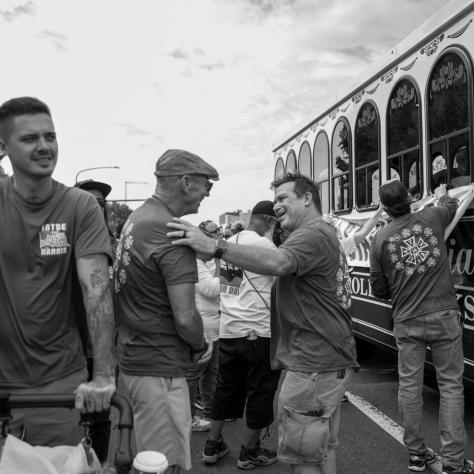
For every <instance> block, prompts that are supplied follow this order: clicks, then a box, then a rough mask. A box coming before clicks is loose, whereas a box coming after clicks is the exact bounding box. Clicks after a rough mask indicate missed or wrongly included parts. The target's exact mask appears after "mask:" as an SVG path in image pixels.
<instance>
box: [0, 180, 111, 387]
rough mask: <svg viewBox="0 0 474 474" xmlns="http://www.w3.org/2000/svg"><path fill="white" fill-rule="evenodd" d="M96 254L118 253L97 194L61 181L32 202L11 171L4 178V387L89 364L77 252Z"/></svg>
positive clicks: (0, 368) (0, 217)
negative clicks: (78, 305)
mask: <svg viewBox="0 0 474 474" xmlns="http://www.w3.org/2000/svg"><path fill="white" fill-rule="evenodd" d="M95 254H106V255H108V256H109V257H111V252H110V243H109V239H108V234H107V229H106V226H105V222H104V217H103V215H102V213H101V210H100V208H99V206H98V205H97V202H96V200H95V199H94V198H93V196H92V195H90V194H89V193H88V192H86V191H82V190H80V189H77V188H68V187H66V186H64V185H63V184H61V183H58V182H56V181H53V193H52V194H51V196H50V197H49V198H48V199H46V200H45V201H43V202H41V203H29V202H27V201H25V200H24V199H22V198H21V196H19V195H18V194H17V193H16V192H15V190H14V188H13V182H12V179H11V178H9V179H1V180H0V313H1V318H0V361H1V362H0V389H1V388H10V387H11V388H23V387H31V386H38V385H42V384H46V383H49V382H52V381H54V380H57V379H59V378H61V377H65V376H66V375H69V374H71V373H73V372H75V371H77V370H80V369H81V368H83V367H84V366H85V362H84V355H83V351H82V348H81V341H80V338H79V334H78V329H77V325H76V314H75V307H74V301H77V298H76V295H75V292H76V291H77V289H78V288H77V287H75V285H74V284H73V274H74V272H75V269H76V265H75V260H76V259H77V258H81V257H87V256H90V255H95ZM76 281H77V279H76Z"/></svg>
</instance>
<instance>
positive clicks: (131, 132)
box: [117, 122, 164, 148]
mask: <svg viewBox="0 0 474 474" xmlns="http://www.w3.org/2000/svg"><path fill="white" fill-rule="evenodd" d="M117 125H118V126H119V127H120V128H122V129H123V130H124V131H125V134H126V135H127V136H129V137H138V138H143V137H148V138H149V139H150V140H149V141H151V142H153V144H148V143H141V144H140V145H139V146H140V147H142V148H148V147H149V146H155V144H156V143H157V142H158V143H161V142H162V141H163V139H164V137H163V135H161V134H159V133H155V132H152V131H151V130H148V129H146V128H143V127H140V126H137V125H134V124H131V123H125V122H118V123H117Z"/></svg>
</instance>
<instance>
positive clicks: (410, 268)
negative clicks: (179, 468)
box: [387, 224, 441, 276]
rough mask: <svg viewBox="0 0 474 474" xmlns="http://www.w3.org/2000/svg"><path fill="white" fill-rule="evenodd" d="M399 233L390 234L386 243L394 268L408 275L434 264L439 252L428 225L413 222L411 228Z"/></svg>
mask: <svg viewBox="0 0 474 474" xmlns="http://www.w3.org/2000/svg"><path fill="white" fill-rule="evenodd" d="M400 234H401V235H400ZM400 234H395V235H392V236H391V237H390V238H389V243H388V244H387V249H388V251H389V252H390V260H391V262H392V263H394V264H395V269H396V270H398V271H404V272H405V274H406V275H408V276H410V275H413V274H414V273H415V272H417V273H423V272H425V271H426V269H427V268H429V267H433V266H434V265H436V260H437V258H438V257H439V256H440V253H441V252H440V249H439V248H438V247H437V245H438V239H437V238H436V236H434V235H433V230H432V229H431V228H430V227H425V228H423V227H422V226H421V225H420V224H415V225H414V226H413V227H412V228H404V229H402V231H401V232H400Z"/></svg>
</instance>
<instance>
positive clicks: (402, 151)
mask: <svg viewBox="0 0 474 474" xmlns="http://www.w3.org/2000/svg"><path fill="white" fill-rule="evenodd" d="M420 105H421V104H420V101H419V94H418V90H417V88H416V86H415V84H414V83H413V82H412V81H410V80H408V79H403V80H401V81H400V82H398V83H397V84H396V85H395V87H394V88H393V90H392V93H391V95H390V98H389V102H388V107H387V160H388V166H387V176H386V178H387V179H393V176H394V175H395V176H398V179H400V181H401V182H402V183H404V184H405V186H406V187H407V188H408V190H409V192H410V195H411V198H412V200H413V201H416V200H417V199H420V197H421V195H422V183H421V176H422V169H421V163H422V160H421V157H422V150H421V128H420V113H421V107H420ZM389 173H390V174H389Z"/></svg>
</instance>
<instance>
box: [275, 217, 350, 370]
mask: <svg viewBox="0 0 474 474" xmlns="http://www.w3.org/2000/svg"><path fill="white" fill-rule="evenodd" d="M280 250H281V251H283V252H288V253H291V254H292V256H293V257H294V258H296V261H297V268H296V272H295V273H294V274H293V275H288V276H284V277H279V278H278V279H277V281H276V283H275V288H274V301H272V328H271V330H272V344H271V357H272V368H273V369H279V368H285V369H289V370H294V371H301V372H329V371H333V370H339V369H344V368H349V367H353V368H357V367H358V366H359V365H358V363H357V357H356V349H355V340H354V335H353V333H352V323H351V317H350V314H349V308H350V297H351V283H350V276H349V268H348V266H347V262H346V257H345V255H344V252H343V251H342V249H341V246H340V244H339V241H338V239H337V237H336V233H335V231H334V229H333V228H332V227H331V226H330V225H328V224H327V223H325V222H324V221H323V220H322V219H318V220H317V221H315V222H314V223H312V224H310V225H308V226H305V227H303V228H300V229H296V230H294V231H293V232H292V233H291V234H290V236H289V237H288V239H287V240H286V241H285V243H284V244H283V245H282V246H281V247H280Z"/></svg>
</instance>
